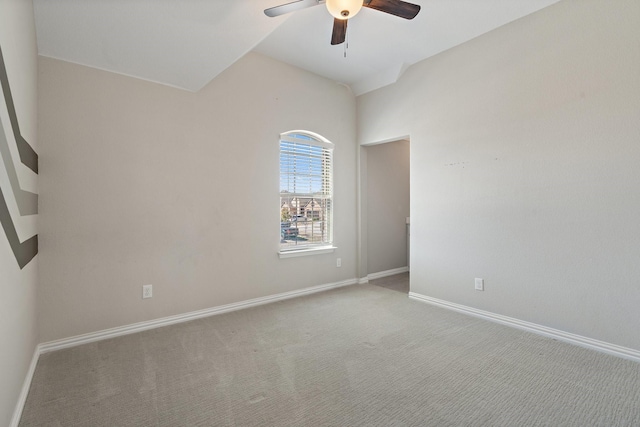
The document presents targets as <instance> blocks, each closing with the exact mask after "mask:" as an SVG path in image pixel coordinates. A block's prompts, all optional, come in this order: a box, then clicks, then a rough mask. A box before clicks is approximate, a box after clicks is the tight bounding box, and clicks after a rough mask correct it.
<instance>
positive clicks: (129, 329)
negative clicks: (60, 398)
mask: <svg viewBox="0 0 640 427" xmlns="http://www.w3.org/2000/svg"><path fill="white" fill-rule="evenodd" d="M356 283H358V279H355V278H354V279H349V280H343V281H341V282H335V283H328V284H324V285H318V286H312V287H310V288H304V289H298V290H295V291H290V292H283V293H281V294H275V295H269V296H266V297H260V298H254V299H250V300H246V301H240V302H234V303H231V304H226V305H220V306H217V307H211V308H206V309H204V310H198V311H192V312H189V313H183V314H177V315H175V316H169V317H163V318H160V319H154V320H148V321H145V322H139V323H133V324H131V325H125V326H119V327H116V328H110V329H104V330H101V331H97V332H91V333H88V334H83V335H77V336H74V337H69V338H63V339H60V340H56V341H49V342H46V343H42V344H40V345H39V348H40V353H48V352H50V351H55V350H61V349H63V348H68V347H74V346H77V345H81V344H87V343H90V342H94V341H100V340H105V339H109V338H115V337H119V336H122V335H128V334H134V333H136V332H141V331H146V330H148V329H154V328H159V327H162V326H168V325H174V324H176V323H182V322H188V321H189V320H195V319H200V318H203V317H209V316H213V315H216V314H222V313H228V312H230V311H236V310H241V309H243V308H249V307H255V306H258V305H263V304H268V303H271V302H276V301H282V300H286V299H290V298H295V297H300V296H304V295H309V294H314V293H316V292H322V291H326V290H329V289H334V288H339V287H342V286H348V285H353V284H356Z"/></svg>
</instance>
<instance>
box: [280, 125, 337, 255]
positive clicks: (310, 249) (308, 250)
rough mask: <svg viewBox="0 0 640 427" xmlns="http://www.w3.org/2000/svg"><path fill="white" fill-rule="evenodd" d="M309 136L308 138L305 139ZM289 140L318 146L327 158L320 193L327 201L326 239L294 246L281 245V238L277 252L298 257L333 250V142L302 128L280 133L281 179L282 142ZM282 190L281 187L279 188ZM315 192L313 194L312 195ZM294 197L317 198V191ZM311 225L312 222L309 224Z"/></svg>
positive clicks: (325, 216)
mask: <svg viewBox="0 0 640 427" xmlns="http://www.w3.org/2000/svg"><path fill="white" fill-rule="evenodd" d="M295 135H302V136H304V137H305V138H296V137H295ZM306 138H309V139H306ZM283 141H284V142H290V143H296V144H302V145H310V146H314V147H320V148H322V149H323V154H322V155H323V156H326V157H327V158H328V159H329V167H328V169H329V170H328V177H326V176H325V175H326V174H325V173H323V175H322V188H323V191H322V193H323V194H322V195H321V198H324V199H327V200H328V201H329V208H328V212H324V213H323V218H325V226H326V227H327V231H326V239H325V240H323V241H322V242H318V243H310V244H300V245H295V246H283V244H282V240H280V244H279V247H280V250H279V252H278V254H279V256H280V258H290V257H298V256H305V255H317V254H322V253H330V252H333V251H334V249H336V248H335V246H334V245H333V212H334V195H333V194H334V193H333V164H334V159H333V151H334V144H333V143H331V142H330V141H329V140H327V139H326V138H324V137H322V136H320V135H318V134H316V133H313V132H309V131H304V130H294V131H289V132H284V133H282V134H280V140H279V141H278V153H279V155H278V159H279V160H278V162H279V165H280V169H279V173H278V176H279V178H280V180H281V179H282V176H281V174H282V172H283V169H282V164H281V162H282V142H283ZM280 190H282V188H280ZM280 190H279V191H278V193H279V200H280V205H279V209H278V216H279V217H280V219H281V221H282V217H281V215H282V195H281V193H280ZM314 194H315V195H314ZM293 195H294V196H295V197H300V198H316V199H317V198H318V195H317V193H304V192H303V193H293ZM311 226H312V227H313V223H312V224H311ZM280 238H281V239H282V222H281V234H280Z"/></svg>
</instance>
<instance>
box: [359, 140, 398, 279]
mask: <svg viewBox="0 0 640 427" xmlns="http://www.w3.org/2000/svg"><path fill="white" fill-rule="evenodd" d="M366 155H367V245H368V248H367V257H368V259H367V269H368V271H367V274H372V273H378V272H382V271H387V270H392V269H395V268H401V267H406V266H407V230H406V218H407V217H408V216H409V141H407V140H401V141H394V142H387V143H385V144H377V145H372V146H368V147H366Z"/></svg>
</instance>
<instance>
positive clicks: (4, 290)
mask: <svg viewBox="0 0 640 427" xmlns="http://www.w3.org/2000/svg"><path fill="white" fill-rule="evenodd" d="M0 49H1V51H2V58H3V63H4V67H2V68H3V70H0V74H2V75H0V80H3V82H2V85H1V87H0V91H1V93H0V122H1V123H0V189H1V190H2V191H1V194H0V222H1V223H2V224H1V227H0V342H1V343H2V344H1V345H0V347H1V348H2V350H0V425H3V426H8V425H10V423H11V419H12V416H13V413H14V410H15V408H16V403H17V402H18V398H19V395H20V391H21V389H22V385H23V382H24V380H25V377H26V375H27V372H28V369H29V363H30V362H31V360H32V356H33V354H34V350H35V347H36V344H37V342H38V334H37V322H36V317H37V315H36V286H37V257H35V258H34V256H35V254H36V253H37V237H36V236H35V235H36V230H37V215H35V214H36V213H37V195H36V193H37V191H38V189H37V175H36V173H34V171H33V170H31V169H29V168H28V167H27V166H26V165H25V164H24V163H23V162H22V159H21V156H20V152H19V145H20V144H29V147H26V146H24V145H22V147H20V148H26V149H27V150H31V155H28V154H27V157H29V158H30V160H31V161H35V162H36V164H37V160H36V159H37V156H36V155H35V152H34V151H33V149H37V133H36V131H37V116H36V114H37V107H36V103H37V94H36V92H37V50H36V33H35V24H34V19H33V5H32V4H31V2H30V1H23V0H3V1H0ZM5 77H6V80H5ZM9 93H10V94H11V96H9ZM9 98H11V99H9ZM18 128H19V130H18ZM16 130H18V132H15V131H16ZM20 138H22V140H21V141H18V140H20ZM23 154H24V153H23ZM25 161H27V162H29V160H27V159H26V157H25ZM32 166H33V164H32Z"/></svg>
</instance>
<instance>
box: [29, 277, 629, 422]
mask: <svg viewBox="0 0 640 427" xmlns="http://www.w3.org/2000/svg"><path fill="white" fill-rule="evenodd" d="M20 425H21V426H638V425H640V364H638V363H634V362H631V361H627V360H623V359H618V358H615V357H612V356H608V355H604V354H601V353H597V352H594V351H590V350H586V349H583V348H580V347H576V346H572V345H569V344H564V343H561V342H557V341H554V340H552V339H548V338H544V337H540V336H537V335H533V334H530V333H526V332H522V331H519V330H517V329H512V328H509V327H506V326H502V325H498V324H494V323H490V322H486V321H483V320H479V319H476V318H473V317H468V316H465V315H462V314H458V313H455V312H451V311H446V310H443V309H440V308H436V307H432V306H429V305H426V304H423V303H420V302H416V301H412V300H409V299H408V298H407V296H406V295H403V294H402V293H400V292H395V291H391V290H388V289H384V288H381V287H377V286H371V285H354V286H350V287H346V288H341V289H336V290H333V291H329V292H324V293H320V294H315V295H311V296H308V297H303V298H298V299H294V300H288V301H283V302H279V303H274V304H271V305H266V306H261V307H257V308H252V309H248V310H243V311H237V312H233V313H228V314H224V315H218V316H213V317H209V318H206V319H200V320H196V321H192V322H188V323H182V324H179V325H174V326H170V327H165V328H161V329H155V330H151V331H146V332H142V333H138V334H135V335H129V336H124V337H120V338H115V339H111V340H106V341H100V342H96V343H92V344H87V345H83V346H80V347H75V348H70V349H66V350H61V351H57V352H53V353H48V354H44V355H43V356H42V357H41V358H40V361H39V363H38V366H37V369H36V372H35V377H34V379H33V383H32V385H31V390H30V393H29V397H28V399H27V403H26V407H25V410H24V413H23V417H22V420H21V423H20Z"/></svg>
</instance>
